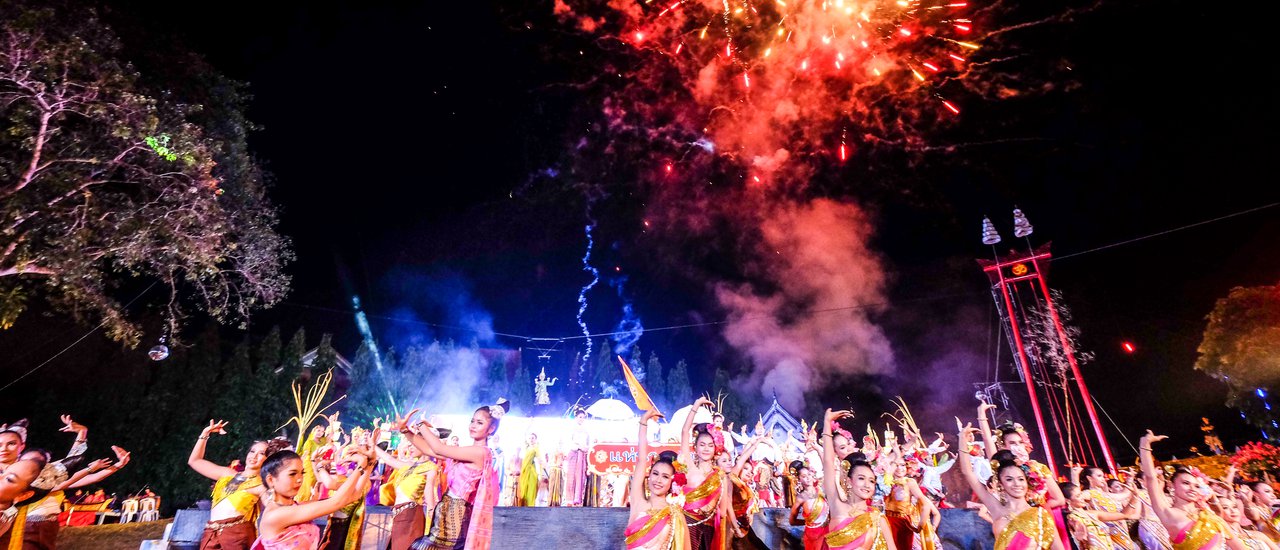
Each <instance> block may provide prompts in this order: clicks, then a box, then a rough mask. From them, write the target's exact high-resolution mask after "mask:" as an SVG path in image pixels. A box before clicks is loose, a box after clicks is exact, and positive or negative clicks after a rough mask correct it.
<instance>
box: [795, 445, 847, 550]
mask: <svg viewBox="0 0 1280 550" xmlns="http://www.w3.org/2000/svg"><path fill="white" fill-rule="evenodd" d="M836 452H837V453H839V451H838V450H837V451H836ZM791 471H792V472H794V473H793V474H792V475H793V476H794V477H795V478H796V483H797V487H796V503H795V504H794V505H792V506H791V525H804V550H826V548H827V538H826V537H827V515H828V511H829V510H828V508H827V500H826V499H825V498H822V492H821V491H819V490H818V479H817V478H816V477H814V475H813V470H811V469H810V468H809V467H808V466H806V465H805V463H804V462H803V461H800V460H797V461H795V462H792V463H791Z"/></svg>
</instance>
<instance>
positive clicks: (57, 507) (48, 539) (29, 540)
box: [0, 446, 129, 550]
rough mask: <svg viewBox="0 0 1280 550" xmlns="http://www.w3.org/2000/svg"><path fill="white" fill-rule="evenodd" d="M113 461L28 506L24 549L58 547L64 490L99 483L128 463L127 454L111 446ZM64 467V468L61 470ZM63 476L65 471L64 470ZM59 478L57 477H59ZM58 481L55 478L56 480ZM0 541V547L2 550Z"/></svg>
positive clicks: (101, 462) (74, 477)
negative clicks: (113, 453)
mask: <svg viewBox="0 0 1280 550" xmlns="http://www.w3.org/2000/svg"><path fill="white" fill-rule="evenodd" d="M111 450H112V451H113V452H115V455H116V460H115V462H114V463H113V462H112V461H110V460H105V459H104V460H95V461H93V462H92V463H90V464H89V466H88V467H86V468H84V469H82V470H80V471H78V472H76V473H75V474H73V475H71V476H69V477H66V479H65V480H63V481H60V482H58V483H57V484H56V485H54V486H53V487H52V488H51V489H50V490H49V493H48V494H47V495H46V496H45V497H44V498H43V499H41V500H40V501H39V502H37V503H34V504H32V505H31V506H29V507H28V512H27V521H26V525H25V527H24V529H23V531H22V548H23V550H53V549H54V548H57V545H58V527H59V525H58V514H60V513H61V512H62V504H63V503H64V502H66V500H67V499H66V494H65V491H66V490H67V489H73V488H76V487H85V486H88V485H93V484H95V483H98V482H100V481H102V480H104V479H106V478H107V477H110V476H111V475H112V474H114V473H116V472H118V471H120V469H121V468H124V467H125V465H127V464H129V452H128V451H126V450H124V449H121V448H120V447H116V446H112V447H111ZM63 468H65V466H64V467H63ZM63 474H65V470H63ZM60 477H61V476H58V478H60ZM56 479H57V478H55V481H56ZM4 546H5V544H4V542H3V541H0V547H4Z"/></svg>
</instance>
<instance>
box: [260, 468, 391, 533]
mask: <svg viewBox="0 0 1280 550" xmlns="http://www.w3.org/2000/svg"><path fill="white" fill-rule="evenodd" d="M349 450H351V451H354V450H355V449H354V448H349ZM365 452H367V451H357V452H351V453H350V454H351V455H352V456H351V457H350V458H352V459H354V460H355V463H356V467H357V471H356V473H355V474H354V475H351V476H348V477H347V479H346V480H345V481H343V483H342V485H341V486H339V487H338V488H337V489H336V490H334V491H331V492H330V493H329V496H328V498H325V499H321V500H313V501H311V502H306V503H299V502H297V501H296V500H294V498H295V497H297V496H298V491H299V490H301V489H302V480H303V477H304V476H305V475H306V469H305V468H304V466H303V464H302V457H300V456H298V453H295V452H293V451H287V450H286V451H277V452H275V453H272V454H271V456H269V457H267V459H266V460H265V461H264V462H263V464H262V466H261V482H262V483H263V484H264V485H265V486H266V487H270V489H269V490H268V491H267V492H266V495H265V496H264V498H263V501H264V503H263V504H264V506H265V508H266V509H265V510H264V511H263V512H262V521H261V523H259V530H260V531H259V536H258V540H256V541H254V543H253V550H316V549H317V548H319V547H320V527H319V526H318V525H316V524H314V523H312V521H314V520H315V519H317V518H319V517H322V516H327V515H329V514H332V513H334V512H336V511H338V509H339V508H342V507H343V506H346V505H347V504H350V503H352V502H355V501H358V500H360V499H361V498H363V497H364V492H365V490H367V489H366V488H367V487H368V484H369V470H370V469H372V464H373V461H372V460H370V459H369V456H368V455H367V454H364V453H365Z"/></svg>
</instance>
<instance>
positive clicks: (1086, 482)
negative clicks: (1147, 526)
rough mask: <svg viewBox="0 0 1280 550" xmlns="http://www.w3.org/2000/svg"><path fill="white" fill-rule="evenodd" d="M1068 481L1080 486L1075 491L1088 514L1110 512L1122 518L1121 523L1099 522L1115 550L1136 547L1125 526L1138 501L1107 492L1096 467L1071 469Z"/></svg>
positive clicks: (1102, 478)
mask: <svg viewBox="0 0 1280 550" xmlns="http://www.w3.org/2000/svg"><path fill="white" fill-rule="evenodd" d="M1081 474H1084V477H1081ZM1071 478H1072V481H1073V482H1078V483H1079V484H1080V485H1079V487H1078V488H1077V489H1076V490H1077V492H1079V493H1080V499H1081V500H1082V501H1083V502H1084V503H1085V506H1086V507H1087V508H1088V509H1089V510H1094V511H1098V512H1110V513H1115V514H1120V515H1121V516H1123V519H1120V520H1103V521H1104V523H1105V527H1106V528H1107V533H1108V534H1109V535H1110V536H1111V540H1112V542H1113V543H1114V544H1115V547H1116V549H1117V550H1133V549H1134V548H1135V547H1136V545H1135V544H1134V542H1133V537H1130V536H1129V523H1128V521H1126V520H1128V519H1138V518H1137V517H1134V518H1129V514H1128V513H1127V512H1128V511H1129V510H1130V509H1133V510H1135V511H1136V510H1137V507H1138V505H1139V504H1140V501H1138V500H1137V499H1135V498H1133V494H1132V493H1121V494H1119V495H1117V494H1114V493H1112V492H1111V491H1109V490H1107V489H1106V487H1107V476H1106V474H1105V473H1104V472H1103V471H1102V468H1099V467H1097V466H1089V467H1085V468H1081V467H1080V466H1074V467H1072V468H1071ZM1067 498H1068V500H1069V499H1070V498H1071V497H1069V496H1068V497H1067Z"/></svg>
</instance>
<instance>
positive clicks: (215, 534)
mask: <svg viewBox="0 0 1280 550" xmlns="http://www.w3.org/2000/svg"><path fill="white" fill-rule="evenodd" d="M226 428H227V422H226V421H225V420H210V421H209V425H208V426H206V427H205V428H204V429H203V430H201V431H200V437H199V438H197V439H196V445H195V447H194V448H192V449H191V457H190V458H188V459H187V465H188V466H190V467H191V469H192V470H195V471H196V473H199V474H200V475H202V476H204V477H207V478H209V479H212V480H214V481H215V483H214V485H213V508H212V509H211V510H210V511H209V523H208V525H206V526H205V528H204V535H203V536H201V537H200V548H201V550H247V549H248V548H249V546H250V545H251V544H253V541H254V539H255V538H257V529H256V528H255V525H256V524H257V520H258V499H259V498H260V497H261V496H262V493H263V492H264V491H265V488H264V487H263V486H262V478H261V477H260V476H259V475H258V472H259V470H260V469H261V468H262V462H263V461H264V460H266V458H267V456H268V455H271V454H274V453H275V452H276V451H280V450H283V449H284V448H286V447H288V446H289V442H288V441H284V440H282V439H273V440H271V441H258V442H255V443H254V444H253V445H252V446H250V447H249V453H248V454H246V455H245V458H244V471H243V472H237V471H235V470H234V469H232V468H231V467H229V466H219V465H217V464H214V463H212V462H209V461H208V460H205V458H204V449H205V444H206V443H207V442H208V441H209V436H210V435H213V434H220V435H222V434H226V433H227V431H226Z"/></svg>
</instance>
